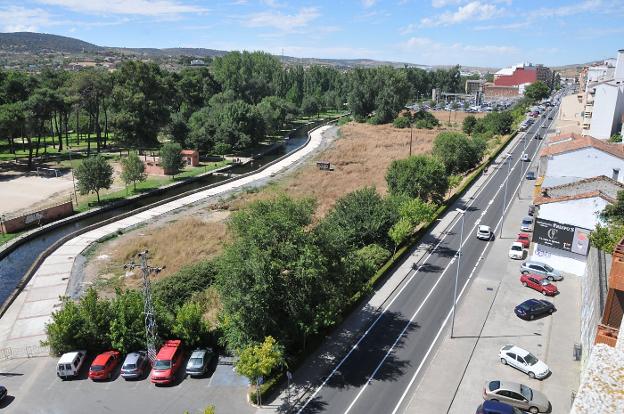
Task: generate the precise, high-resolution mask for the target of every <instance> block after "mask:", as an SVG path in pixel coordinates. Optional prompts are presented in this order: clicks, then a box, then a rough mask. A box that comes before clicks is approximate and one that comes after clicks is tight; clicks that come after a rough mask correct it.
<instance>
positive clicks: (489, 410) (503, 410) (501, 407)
mask: <svg viewBox="0 0 624 414" xmlns="http://www.w3.org/2000/svg"><path fill="white" fill-rule="evenodd" d="M475 414H523V412H522V411H520V410H518V409H517V408H516V407H512V406H511V405H509V404H505V403H502V402H500V401H494V400H487V401H483V404H481V405H480V406H478V407H477V412H476V413H475Z"/></svg>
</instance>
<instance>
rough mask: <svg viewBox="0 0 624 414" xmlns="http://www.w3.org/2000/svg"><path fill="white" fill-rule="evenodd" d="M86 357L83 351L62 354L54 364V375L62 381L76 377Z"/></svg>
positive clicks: (85, 352)
mask: <svg viewBox="0 0 624 414" xmlns="http://www.w3.org/2000/svg"><path fill="white" fill-rule="evenodd" d="M86 357H87V351H84V350H83V351H72V352H66V353H64V354H63V355H61V358H60V359H59V360H58V362H57V364H56V375H57V376H58V377H59V378H61V379H62V380H66V379H67V378H74V377H77V376H78V374H80V368H82V365H83V364H84V361H85V358H86Z"/></svg>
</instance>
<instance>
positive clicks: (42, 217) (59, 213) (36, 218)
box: [0, 201, 74, 233]
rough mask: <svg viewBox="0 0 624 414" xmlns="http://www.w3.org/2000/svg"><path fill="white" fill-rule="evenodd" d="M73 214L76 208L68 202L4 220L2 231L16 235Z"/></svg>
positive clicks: (0, 227) (0, 225) (1, 226)
mask: <svg viewBox="0 0 624 414" xmlns="http://www.w3.org/2000/svg"><path fill="white" fill-rule="evenodd" d="M72 214H74V206H73V204H72V202H71V201H68V202H66V203H63V204H59V205H56V206H54V207H48V208H44V209H43V210H39V211H34V212H32V213H28V214H24V215H23V216H19V217H15V218H11V219H8V220H3V221H2V222H1V223H0V231H1V232H2V233H16V232H18V231H21V230H24V229H26V228H29V227H36V226H41V225H43V224H46V223H50V222H52V221H54V220H58V219H62V218H64V217H67V216H71V215H72Z"/></svg>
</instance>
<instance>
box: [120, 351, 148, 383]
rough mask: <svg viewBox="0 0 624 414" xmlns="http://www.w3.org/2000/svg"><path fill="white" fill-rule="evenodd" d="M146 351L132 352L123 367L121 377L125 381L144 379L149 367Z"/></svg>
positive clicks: (127, 356)
mask: <svg viewBox="0 0 624 414" xmlns="http://www.w3.org/2000/svg"><path fill="white" fill-rule="evenodd" d="M148 361H149V360H148V358H147V353H146V352H145V351H137V352H130V353H129V354H128V355H126V359H124V362H123V364H122V365H121V373H120V375H121V377H122V378H123V379H125V380H129V379H137V378H142V377H143V375H145V373H146V370H147V369H148V367H149V364H148Z"/></svg>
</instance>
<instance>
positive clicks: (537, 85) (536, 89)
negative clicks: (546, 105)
mask: <svg viewBox="0 0 624 414" xmlns="http://www.w3.org/2000/svg"><path fill="white" fill-rule="evenodd" d="M549 95H550V88H549V87H548V85H546V84H545V83H544V82H542V81H537V82H533V83H532V84H530V85H529V86H527V87H526V88H525V89H524V96H526V97H527V98H529V99H530V100H532V101H533V102H536V101H541V100H542V99H544V98H548V96H549Z"/></svg>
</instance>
